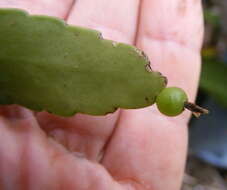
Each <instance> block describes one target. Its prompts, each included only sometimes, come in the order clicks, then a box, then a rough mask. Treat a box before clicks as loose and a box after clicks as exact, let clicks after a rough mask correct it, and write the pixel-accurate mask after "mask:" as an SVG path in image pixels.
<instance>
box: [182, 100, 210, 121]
mask: <svg viewBox="0 0 227 190" xmlns="http://www.w3.org/2000/svg"><path fill="white" fill-rule="evenodd" d="M184 108H186V109H188V110H190V111H191V112H192V114H193V115H194V116H195V117H197V118H198V117H199V116H200V115H201V114H209V110H207V109H205V108H202V107H200V106H198V105H196V104H193V103H191V102H185V103H184Z"/></svg>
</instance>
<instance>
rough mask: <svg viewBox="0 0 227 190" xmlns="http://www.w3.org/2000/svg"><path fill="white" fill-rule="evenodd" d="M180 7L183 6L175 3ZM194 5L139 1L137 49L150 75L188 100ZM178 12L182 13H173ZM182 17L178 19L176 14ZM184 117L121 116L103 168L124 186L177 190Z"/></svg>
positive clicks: (193, 76)
mask: <svg viewBox="0 0 227 190" xmlns="http://www.w3.org/2000/svg"><path fill="white" fill-rule="evenodd" d="M182 2H184V3H185V4H183V5H182V4H181V3H182ZM200 3H201V2H200V1H175V0H168V1H166V0H161V1H155V0H144V1H142V4H141V8H142V9H141V10H140V12H141V16H140V25H139V26H140V27H139V31H138V36H137V45H138V47H139V48H141V49H143V50H144V51H145V53H147V54H148V56H149V58H150V60H151V64H152V65H151V66H152V68H153V69H154V70H158V71H161V72H162V73H163V74H164V75H166V76H167V77H168V79H169V84H170V85H177V86H179V87H182V88H183V89H185V90H186V91H187V93H188V94H189V96H190V98H191V99H194V96H195V92H196V88H197V82H198V77H199V68H200V55H199V50H200V46H201V38H202V31H203V26H202V15H201V4H200ZM178 7H183V10H185V12H184V14H183V13H182V12H183V10H181V12H179V11H178V9H177V8H178ZM182 14H183V15H182ZM187 119H188V114H183V116H179V117H176V118H168V117H165V116H162V115H161V114H160V113H159V112H158V111H157V110H156V108H155V106H153V107H149V108H145V109H140V110H135V111H122V113H121V118H120V120H119V122H118V127H117V129H116V130H115V133H114V136H113V137H112V140H111V141H110V143H109V146H108V151H107V152H106V154H105V157H104V159H103V164H104V165H105V166H106V168H107V169H108V171H110V173H111V174H112V175H113V176H115V178H116V179H118V180H119V181H121V182H122V183H123V184H125V185H126V186H129V185H130V187H134V188H135V189H136V188H138V189H139V188H144V189H156V190H163V189H166V187H168V189H169V190H176V189H180V185H181V181H182V174H183V170H184V164H185V157H186V149H187V128H186V123H187Z"/></svg>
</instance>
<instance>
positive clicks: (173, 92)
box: [156, 87, 188, 116]
mask: <svg viewBox="0 0 227 190" xmlns="http://www.w3.org/2000/svg"><path fill="white" fill-rule="evenodd" d="M187 100H188V98H187V95H186V93H185V92H184V91H183V90H182V89H181V88H177V87H168V88H165V89H163V90H162V91H161V93H160V94H159V95H158V96H157V99H156V104H157V107H158V109H159V111H160V112H161V113H163V114H164V115H167V116H177V115H179V114H181V113H182V112H183V111H184V103H185V102H187Z"/></svg>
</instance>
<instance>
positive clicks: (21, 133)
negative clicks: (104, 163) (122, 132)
mask: <svg viewBox="0 0 227 190" xmlns="http://www.w3.org/2000/svg"><path fill="white" fill-rule="evenodd" d="M9 108H10V106H8V107H4V111H3V112H2V113H3V114H4V117H2V116H1V117H0V128H1V133H0V153H1V154H0V189H9V190H10V189H34V190H40V189H54V190H62V189H84V190H89V189H94V190H101V189H103V190H105V189H110V190H111V189H119V190H120V189H122V187H121V186H120V185H119V184H117V183H116V182H114V181H113V180H112V178H111V177H110V176H109V175H108V173H107V171H106V170H105V169H104V168H103V167H101V166H100V165H98V164H94V163H92V162H90V161H88V160H87V159H81V158H79V157H78V156H73V155H72V154H71V153H69V152H68V151H66V150H65V148H64V147H62V146H61V145H59V144H58V143H56V142H55V141H53V140H52V138H47V137H46V134H45V133H43V132H42V131H41V130H39V126H38V123H37V121H36V119H35V118H34V116H33V114H31V112H30V111H29V110H27V109H23V108H20V110H19V109H17V108H15V109H16V111H14V113H13V112H12V111H11V110H7V109H9ZM12 118H13V119H12ZM72 174H73V175H72ZM75 176H76V178H75ZM88 181H89V183H88Z"/></svg>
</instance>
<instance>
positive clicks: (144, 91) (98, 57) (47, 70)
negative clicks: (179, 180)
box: [0, 9, 167, 116]
mask: <svg viewBox="0 0 227 190" xmlns="http://www.w3.org/2000/svg"><path fill="white" fill-rule="evenodd" d="M0 70H1V74H0V89H1V93H0V104H3V105H4V104H20V105H23V106H25V107H28V108H30V109H33V110H36V111H42V110H46V111H48V112H51V113H54V114H57V115H62V116H71V115H73V114H75V113H77V112H80V113H86V114H92V115H105V114H107V113H111V112H114V111H115V110H116V109H117V108H127V109H131V108H142V107H146V106H149V105H152V104H154V103H155V100H156V97H157V95H158V94H159V93H160V92H161V90H163V89H164V88H165V87H166V85H167V79H166V78H165V77H164V76H162V75H161V74H160V73H159V72H154V71H152V69H151V68H150V64H149V60H148V58H147V57H146V55H145V54H144V53H143V52H142V51H140V50H138V49H137V48H135V47H133V46H130V45H126V44H123V43H117V42H113V41H110V40H105V39H103V38H102V36H101V34H100V33H99V32H97V31H94V30H90V29H85V28H80V27H74V26H69V25H66V24H65V22H64V21H62V20H60V19H57V18H53V17H48V16H29V15H28V14H27V13H26V12H24V11H22V10H17V9H0Z"/></svg>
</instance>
